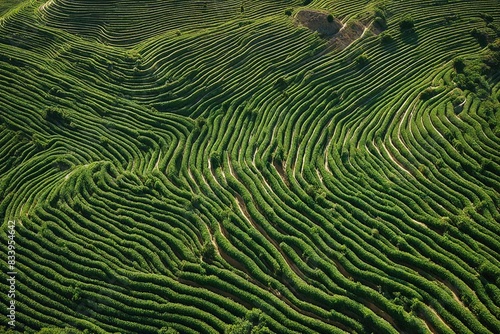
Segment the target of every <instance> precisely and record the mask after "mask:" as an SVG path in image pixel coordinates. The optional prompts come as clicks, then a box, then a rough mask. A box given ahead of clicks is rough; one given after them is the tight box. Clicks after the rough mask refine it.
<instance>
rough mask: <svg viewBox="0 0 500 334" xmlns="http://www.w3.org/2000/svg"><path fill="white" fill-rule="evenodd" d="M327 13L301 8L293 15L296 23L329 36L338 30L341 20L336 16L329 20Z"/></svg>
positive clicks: (326, 36) (340, 26)
mask: <svg viewBox="0 0 500 334" xmlns="http://www.w3.org/2000/svg"><path fill="white" fill-rule="evenodd" d="M328 15H329V13H328V12H323V11H319V10H313V9H303V10H301V11H299V12H298V13H297V14H296V15H295V19H296V21H297V23H298V24H300V25H303V26H304V27H307V28H309V29H311V30H312V31H316V32H318V33H319V34H320V35H321V36H322V37H324V38H329V37H332V36H333V35H335V34H336V33H338V32H339V31H340V29H341V28H342V22H340V21H339V20H338V19H336V18H333V20H332V22H329V21H328Z"/></svg>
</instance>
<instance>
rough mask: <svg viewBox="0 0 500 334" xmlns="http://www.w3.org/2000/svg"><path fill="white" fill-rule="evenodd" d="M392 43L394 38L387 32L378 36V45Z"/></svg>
mask: <svg viewBox="0 0 500 334" xmlns="http://www.w3.org/2000/svg"><path fill="white" fill-rule="evenodd" d="M393 41H394V38H393V37H392V35H391V34H390V33H389V32H386V31H384V32H383V33H381V34H380V43H382V44H389V43H392V42H393Z"/></svg>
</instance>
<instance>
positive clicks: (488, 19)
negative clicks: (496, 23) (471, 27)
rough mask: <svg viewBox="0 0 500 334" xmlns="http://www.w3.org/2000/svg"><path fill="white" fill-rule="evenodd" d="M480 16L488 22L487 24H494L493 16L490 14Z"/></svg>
mask: <svg viewBox="0 0 500 334" xmlns="http://www.w3.org/2000/svg"><path fill="white" fill-rule="evenodd" d="M479 16H480V17H481V18H482V19H483V20H484V21H485V22H486V23H491V22H493V16H491V15H490V14H488V13H480V14H479Z"/></svg>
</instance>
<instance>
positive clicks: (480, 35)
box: [470, 28, 496, 47]
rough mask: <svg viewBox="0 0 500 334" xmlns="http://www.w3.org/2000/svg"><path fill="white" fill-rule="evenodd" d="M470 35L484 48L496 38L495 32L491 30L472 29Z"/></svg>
mask: <svg viewBox="0 0 500 334" xmlns="http://www.w3.org/2000/svg"><path fill="white" fill-rule="evenodd" d="M470 34H471V35H472V36H473V37H474V38H475V39H476V40H477V42H478V43H479V45H481V46H482V47H485V46H486V45H488V43H489V42H491V41H493V40H494V39H495V37H496V32H495V31H494V30H493V29H491V28H482V29H478V28H474V29H472V30H471V31H470Z"/></svg>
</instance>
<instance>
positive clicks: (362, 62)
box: [356, 53, 370, 67]
mask: <svg viewBox="0 0 500 334" xmlns="http://www.w3.org/2000/svg"><path fill="white" fill-rule="evenodd" d="M369 62H370V59H369V58H368V55H367V54H365V53H363V54H360V55H359V56H358V57H356V64H357V65H358V66H359V67H364V66H366V65H368V63H369Z"/></svg>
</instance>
